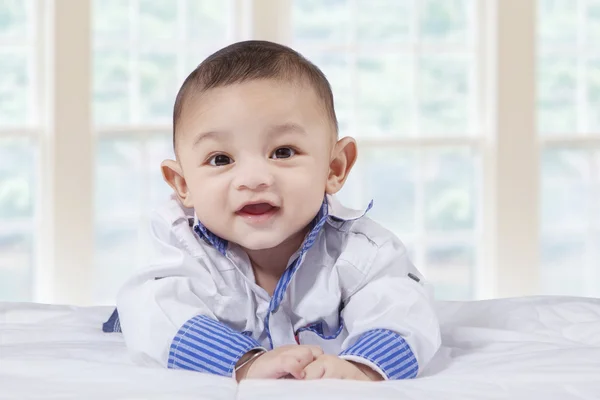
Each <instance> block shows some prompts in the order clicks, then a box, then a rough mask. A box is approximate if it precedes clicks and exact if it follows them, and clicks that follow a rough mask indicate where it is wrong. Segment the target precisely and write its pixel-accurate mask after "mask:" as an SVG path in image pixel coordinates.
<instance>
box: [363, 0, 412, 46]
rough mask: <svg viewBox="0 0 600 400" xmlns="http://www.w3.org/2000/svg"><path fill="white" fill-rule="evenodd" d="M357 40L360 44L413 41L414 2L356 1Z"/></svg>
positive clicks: (390, 0)
mask: <svg viewBox="0 0 600 400" xmlns="http://www.w3.org/2000/svg"><path fill="white" fill-rule="evenodd" d="M356 5H357V9H358V12H357V15H356V38H357V40H358V41H359V42H360V43H365V44H367V43H372V44H381V43H382V42H383V43H386V42H387V43H395V44H397V43H403V42H408V41H410V40H411V25H412V13H413V9H412V5H413V1H412V0H356Z"/></svg>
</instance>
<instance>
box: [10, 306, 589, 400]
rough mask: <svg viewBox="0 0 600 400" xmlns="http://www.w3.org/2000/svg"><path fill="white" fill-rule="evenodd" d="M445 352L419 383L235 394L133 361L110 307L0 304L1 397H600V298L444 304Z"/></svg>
mask: <svg viewBox="0 0 600 400" xmlns="http://www.w3.org/2000/svg"><path fill="white" fill-rule="evenodd" d="M436 307H437V311H438V315H439V317H440V322H441V324H442V340H443V347H442V349H441V350H440V351H439V352H438V354H437V356H436V357H435V359H434V361H433V362H432V363H431V365H430V366H429V367H428V368H427V369H426V370H425V371H424V372H423V374H422V375H421V376H420V377H419V378H418V379H414V380H408V381H402V382H383V383H363V382H349V381H335V380H327V381H314V382H302V381H293V380H278V381H244V382H243V383H242V384H240V385H237V384H235V382H233V381H232V380H231V379H229V378H219V377H215V376H209V375H205V374H200V373H194V372H187V371H171V370H166V369H162V368H148V367H139V366H135V365H133V364H132V363H131V361H130V360H129V358H128V356H127V352H126V348H125V345H124V342H123V339H122V336H121V335H120V334H107V333H103V332H102V331H101V329H100V328H101V325H102V322H103V321H104V320H106V319H107V318H108V316H109V315H110V313H111V311H112V308H111V307H89V308H79V307H70V306H57V305H42V304H31V303H0V399H36V398H56V399H118V398H127V399H131V398H139V399H159V398H160V399H188V398H189V399H192V398H193V399H244V400H249V399H257V400H258V399H261V400H264V399H280V398H286V399H303V398H311V399H319V398H327V399H329V400H335V399H353V398H356V399H359V398H360V399H444V400H449V399H482V400H484V399H507V398H510V399H527V400H531V399H543V400H550V399H557V400H558V399H560V400H568V399H586V400H589V399H599V400H600V300H598V299H596V300H594V299H583V298H566V297H535V298H533V297H532V298H517V299H499V300H488V301H479V302H438V303H437V304H436Z"/></svg>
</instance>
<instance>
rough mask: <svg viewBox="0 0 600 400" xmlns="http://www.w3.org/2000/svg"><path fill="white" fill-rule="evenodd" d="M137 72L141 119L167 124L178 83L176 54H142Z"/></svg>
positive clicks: (170, 116) (169, 120) (169, 119)
mask: <svg viewBox="0 0 600 400" xmlns="http://www.w3.org/2000/svg"><path fill="white" fill-rule="evenodd" d="M139 72H140V105H141V108H140V117H141V119H142V121H147V122H157V123H163V124H169V122H171V118H172V110H173V103H174V102H175V95H176V94H177V89H178V84H179V82H178V77H177V56H176V55H175V54H143V55H141V57H140V69H139Z"/></svg>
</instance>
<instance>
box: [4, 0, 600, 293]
mask: <svg viewBox="0 0 600 400" xmlns="http://www.w3.org/2000/svg"><path fill="white" fill-rule="evenodd" d="M90 1H91V0H83V1H80V2H77V4H76V5H73V4H72V2H70V1H69V0H54V1H53V2H49V3H51V4H50V5H46V3H44V6H43V7H40V9H42V8H44V7H46V6H48V7H49V6H52V7H54V9H55V11H56V12H55V13H54V14H52V13H49V12H44V11H41V12H40V15H42V16H43V17H44V18H40V19H39V20H38V21H37V24H38V27H40V26H41V27H43V28H44V29H40V30H38V33H37V37H38V39H39V40H40V44H39V46H37V54H38V55H42V56H43V57H42V58H38V60H40V61H41V60H45V59H46V58H44V57H45V56H46V55H47V54H49V55H50V59H52V62H51V66H52V68H50V69H53V70H54V71H52V73H51V74H50V77H47V76H46V75H47V73H46V71H47V70H48V69H47V68H45V67H44V66H43V64H42V63H41V62H39V63H37V64H38V65H37V68H36V71H37V72H38V74H37V76H38V77H40V79H39V80H38V82H37V86H38V89H39V90H38V94H39V101H40V103H42V104H43V105H44V107H43V108H41V110H42V112H41V113H40V115H41V116H42V118H40V121H41V125H40V126H41V127H40V132H39V133H40V135H41V136H39V137H41V138H42V140H41V142H40V143H41V149H42V156H41V168H40V169H41V172H42V174H41V176H42V179H41V180H40V184H41V186H40V191H39V193H41V195H40V196H38V197H39V198H43V199H44V200H48V199H53V201H52V202H51V203H52V205H51V206H48V205H45V203H44V205H40V207H38V209H39V210H40V211H38V214H37V215H38V216H39V227H38V229H37V231H38V232H39V233H40V236H42V237H44V239H45V240H43V241H42V242H44V243H41V244H40V251H39V256H38V260H39V262H38V264H39V266H38V268H37V270H36V282H37V285H36V296H35V300H36V301H47V302H69V303H73V304H89V302H90V299H89V296H88V294H89V287H90V282H89V279H90V278H89V275H88V274H87V273H88V272H89V269H90V268H91V265H92V262H91V259H92V256H91V254H92V252H93V250H92V247H91V246H88V245H87V244H86V240H85V239H81V238H90V240H91V238H92V237H93V222H92V221H93V213H92V210H91V206H90V207H86V206H83V207H80V209H78V210H74V209H73V207H72V206H73V203H72V202H63V201H58V200H61V199H64V198H65V197H68V196H70V195H73V194H79V195H80V197H79V198H80V200H81V201H83V202H86V203H87V202H89V203H90V204H91V203H92V201H91V197H92V196H91V193H92V191H93V190H92V188H91V187H88V186H86V185H85V184H83V185H79V189H80V190H79V191H74V190H72V189H71V191H70V190H69V187H68V185H67V183H68V181H70V183H72V182H73V181H74V182H76V183H84V182H85V181H84V180H83V177H84V176H85V177H87V178H88V181H89V176H92V171H93V170H92V166H91V165H89V166H87V165H86V164H85V163H83V164H82V168H80V169H79V170H78V171H75V172H74V171H72V170H69V169H68V168H66V167H65V166H66V165H69V164H71V163H72V162H73V161H81V160H82V159H84V158H86V157H87V159H88V160H89V159H93V151H92V149H93V137H94V135H92V132H93V129H92V127H91V126H92V124H91V112H90V110H89V107H88V110H87V114H86V111H85V108H83V109H82V110H83V111H82V113H83V114H84V116H83V117H79V118H75V119H72V120H70V121H68V122H64V118H59V117H60V116H61V115H60V114H61V113H63V112H66V111H65V110H66V107H67V105H69V104H73V103H76V102H77V101H79V102H81V98H85V97H86V96H88V97H89V95H90V93H91V89H90V88H91V85H90V80H91V78H90V77H89V76H88V75H86V74H85V73H81V70H83V69H87V68H86V67H88V66H89V60H87V61H86V60H83V61H85V62H82V60H81V54H86V53H87V54H91V47H90V46H89V45H88V48H87V49H86V48H85V45H84V44H82V43H80V42H78V46H77V47H72V46H67V45H65V44H64V43H65V42H69V40H71V39H73V37H77V36H78V35H83V37H84V38H85V37H86V36H87V37H88V38H89V33H90V26H91V24H90V20H89V13H90ZM236 1H238V3H236V10H238V6H239V9H245V10H247V9H250V10H251V12H250V15H252V19H253V21H254V23H253V24H250V27H249V28H248V29H249V32H250V33H249V34H248V35H249V36H251V37H256V38H265V39H271V40H276V41H282V42H286V43H289V42H290V37H289V36H290V33H289V31H288V30H286V29H285V27H286V26H288V24H289V21H286V19H285V18H280V19H279V20H278V22H277V23H276V24H265V23H261V21H262V22H264V21H265V20H268V21H272V19H270V18H269V16H273V13H278V14H277V15H281V16H285V15H289V13H287V14H286V8H287V11H289V7H290V3H289V1H290V0H286V1H280V2H272V1H270V0H248V1H242V0H236ZM535 3H536V2H535V1H534V0H503V1H494V0H483V1H481V2H480V6H481V7H480V9H479V11H478V13H477V20H478V21H485V22H486V23H485V24H480V27H479V29H481V33H482V36H481V38H482V40H481V41H480V43H479V44H478V46H479V47H478V50H480V51H478V54H479V57H481V58H480V60H479V61H480V62H479V63H478V65H479V66H480V68H479V70H478V71H477V79H478V82H479V83H480V84H481V85H480V89H481V90H480V93H479V95H480V96H481V98H479V99H477V101H480V102H481V103H480V104H482V109H481V115H482V119H481V120H482V136H480V137H470V138H469V139H468V140H467V139H464V138H457V137H452V138H444V139H438V138H419V140H418V141H419V143H417V142H416V141H413V140H405V139H400V140H398V141H396V143H395V144H396V145H397V146H407V147H419V148H427V147H435V146H440V145H452V146H455V145H456V146H463V145H465V146H471V147H475V146H478V147H479V148H480V149H481V150H480V151H481V155H482V163H483V169H482V170H481V174H482V177H483V179H482V181H483V190H482V196H483V204H484V205H486V207H485V209H483V210H482V218H481V220H482V221H483V225H482V226H484V227H485V229H484V231H483V232H482V234H481V242H482V243H483V247H482V250H481V252H480V253H481V254H483V255H482V259H483V260H482V261H481V262H480V263H479V264H480V265H483V266H484V268H482V269H481V271H480V272H481V275H480V276H478V278H477V284H476V286H477V287H478V288H480V290H478V292H477V293H476V297H477V298H484V297H496V296H512V295H523V294H533V293H536V292H537V283H538V282H539V279H538V274H539V271H538V264H539V263H538V246H539V237H540V236H539V232H538V229H539V228H538V225H539V224H537V212H538V210H539V206H538V203H539V201H538V199H539V162H538V159H539V153H540V151H541V150H542V149H543V148H546V147H550V146H576V147H584V148H590V146H597V145H598V143H597V140H596V138H595V137H592V136H591V135H588V136H571V135H569V136H567V137H565V136H557V135H554V136H551V137H537V134H536V132H535V121H534V117H533V116H534V115H535V114H536V112H535V100H534V99H535V93H534V91H535V85H534V77H535V68H534V65H535V63H534V60H533V58H534V54H535V50H534V49H535V33H534V31H533V26H534V25H535V24H533V22H534V21H535V11H536V5H535ZM242 6H243V7H242ZM274 10H275V11H274ZM52 15H53V16H52ZM49 16H52V17H51V18H49ZM47 19H49V21H46V20H47ZM46 22H49V28H48V29H49V31H50V32H51V33H52V34H51V35H45V34H44V33H45V32H47V30H46V28H45V27H44V24H45V23H46ZM57 22H61V23H62V24H58V23H57ZM65 22H66V23H65ZM59 26H60V28H59ZM246 37H247V36H244V35H241V36H240V37H238V38H236V39H243V38H246ZM52 38H54V40H52ZM57 39H63V40H62V43H63V45H62V46H61V45H59V49H58V51H57V50H56V49H54V48H52V46H47V44H49V43H57V42H58V43H60V42H61V41H57ZM51 40H52V42H51ZM82 42H83V41H82ZM483 43H486V45H484V44H483ZM488 44H491V45H489V46H488ZM53 57H54V58H53ZM69 68H71V71H69ZM73 69H74V71H75V72H78V73H76V74H73V73H70V72H73ZM516 70H518V71H520V72H521V74H520V75H519V76H517V77H515V76H513V75H514V71H516ZM67 76H68V77H69V78H70V80H71V81H72V83H73V85H74V86H77V88H78V89H77V91H76V90H71V91H69V92H67V93H58V94H57V93H56V90H55V88H52V85H45V84H44V82H45V81H47V82H48V83H49V84H51V83H53V82H56V83H63V82H62V80H64V79H66V78H67ZM498 82H502V83H503V85H502V86H499V84H498ZM46 87H49V88H50V90H49V91H48V92H47V93H46V90H45V89H46ZM52 96H54V97H52ZM48 98H52V104H53V108H52V110H50V109H49V108H48V107H46V106H47V105H48V104H49V101H48ZM79 111H81V110H79ZM59 120H60V121H62V122H57V121H59ZM46 126H47V129H45V127H46ZM43 128H44V129H43ZM138 128H140V129H133V128H132V127H131V126H126V127H122V129H118V127H110V129H108V127H107V128H106V129H105V128H98V129H97V130H96V133H97V134H102V135H103V134H109V131H111V132H126V133H127V134H129V133H133V132H134V131H135V132H137V133H140V134H142V133H147V132H155V131H158V130H160V131H163V130H162V128H164V127H161V128H160V129H159V128H158V127H157V126H148V127H139V126H138ZM42 129H43V130H42ZM0 131H2V132H5V131H7V130H6V129H3V128H0ZM65 131H68V132H69V133H68V134H67V133H65ZM46 132H47V133H46ZM54 132H62V133H60V134H59V135H55V134H54ZM73 132H77V135H75V133H73ZM85 132H88V133H89V135H85V134H84V133H85ZM15 133H19V134H31V135H32V136H34V137H35V129H30V128H17V129H12V130H11V133H8V134H15ZM2 135H5V133H2ZM81 137H83V138H81ZM70 139H75V141H76V142H77V143H79V144H84V146H83V148H82V149H80V153H79V155H78V156H77V157H75V158H73V155H72V154H69V152H60V154H59V153H58V152H57V147H58V150H64V149H66V148H68V147H67V146H66V144H65V142H67V141H69V140H70ZM463 139H464V141H463ZM86 141H87V142H86ZM360 145H361V146H369V145H377V146H379V145H382V143H381V142H377V143H372V144H370V143H369V140H367V139H364V140H361V144H360ZM57 154H59V155H60V156H61V157H60V158H59V159H57V157H53V155H54V156H56V155H57ZM516 189H518V190H516ZM81 191H83V194H81V193H79V192H81ZM87 192H89V193H87ZM86 193H87V194H86ZM46 202H47V201H46ZM65 216H69V217H70V218H71V219H76V220H78V223H77V224H74V223H69V224H58V223H57V222H56V221H63V218H62V217H65ZM62 237H64V238H68V239H66V240H62V239H60V238H62ZM68 242H70V243H68ZM73 246H75V247H80V248H81V249H78V250H79V251H76V252H71V254H70V253H69V252H68V251H67V250H68V248H69V247H73ZM81 270H83V271H84V272H78V271H81ZM86 271H87V272H86ZM516 277H518V279H516Z"/></svg>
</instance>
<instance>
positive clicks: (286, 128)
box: [268, 122, 306, 136]
mask: <svg viewBox="0 0 600 400" xmlns="http://www.w3.org/2000/svg"><path fill="white" fill-rule="evenodd" d="M268 133H269V136H276V135H281V134H282V133H301V134H304V135H305V134H306V130H305V129H304V128H303V127H302V126H301V125H298V124H296V123H294V122H286V123H283V124H277V125H273V126H271V127H270V128H269V129H268Z"/></svg>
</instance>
